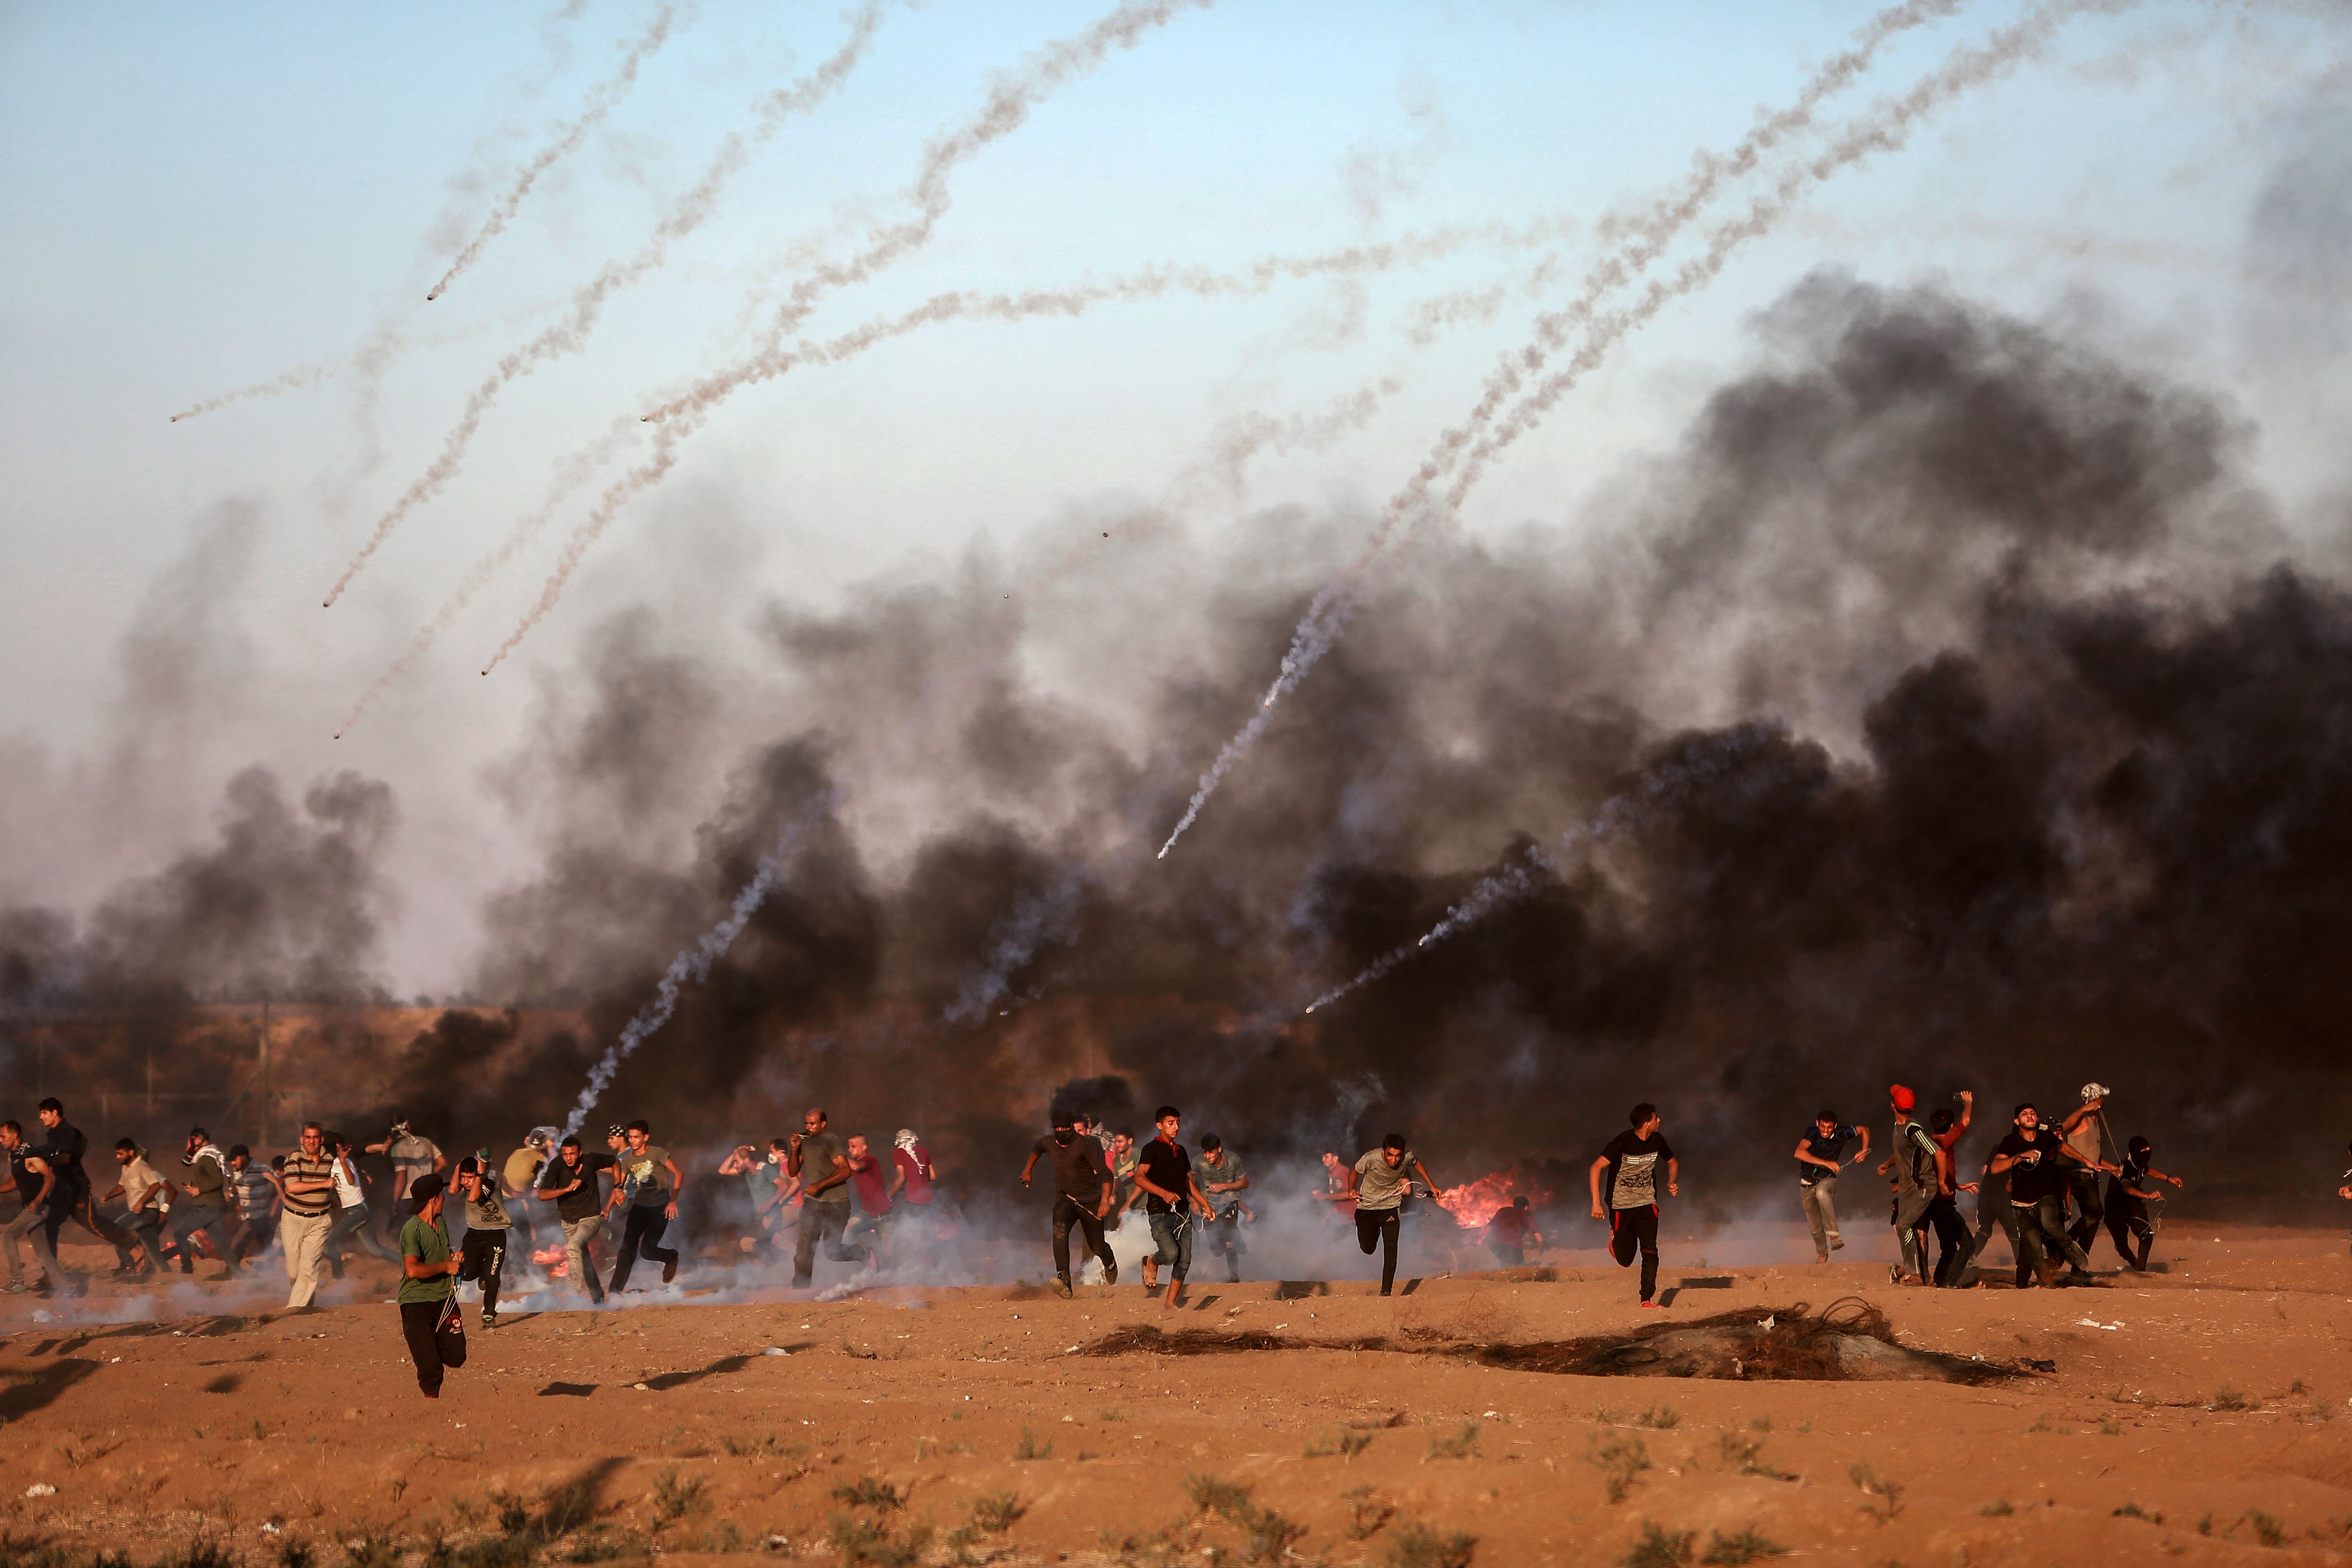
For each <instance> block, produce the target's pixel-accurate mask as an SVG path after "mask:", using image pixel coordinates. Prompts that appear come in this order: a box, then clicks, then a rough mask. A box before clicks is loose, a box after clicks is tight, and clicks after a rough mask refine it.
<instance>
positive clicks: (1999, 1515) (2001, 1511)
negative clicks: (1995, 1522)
mask: <svg viewBox="0 0 2352 1568" xmlns="http://www.w3.org/2000/svg"><path fill="white" fill-rule="evenodd" d="M2016 1511H2017V1507H2016V1505H2015V1504H2013V1503H2011V1501H2010V1500H2008V1499H2007V1498H2005V1497H2000V1498H1995V1499H1993V1500H1992V1501H1990V1502H1989V1503H1987V1504H1985V1505H1984V1507H1982V1508H1980V1509H1979V1510H1977V1512H1979V1513H1980V1514H1982V1515H1983V1516H1984V1517H1985V1518H1987V1519H2007V1518H2008V1517H2009V1516H2010V1515H2011V1514H2012V1513H2015V1512H2016Z"/></svg>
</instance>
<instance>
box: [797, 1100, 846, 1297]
mask: <svg viewBox="0 0 2352 1568" xmlns="http://www.w3.org/2000/svg"><path fill="white" fill-rule="evenodd" d="M829 1121H830V1119H829V1118H828V1117H827V1116H826V1115H825V1113H824V1107H823V1106H817V1107H814V1108H813V1109H811V1110H810V1111H809V1113H808V1114H807V1115H806V1116H804V1117H803V1118H802V1119H801V1126H802V1128H803V1131H798V1132H795V1133H793V1142H792V1152H791V1153H790V1154H789V1155H788V1156H787V1160H786V1163H787V1164H788V1165H789V1167H790V1169H791V1172H792V1173H793V1175H795V1176H798V1177H799V1178H800V1182H801V1224H800V1232H799V1235H798V1237H796V1238H795V1241H794V1246H793V1289H795V1290H805V1289H808V1288H809V1285H810V1283H811V1281H812V1279H813V1278H814V1274H813V1270H814V1266H815V1261H816V1251H817V1247H819V1246H820V1245H823V1246H824V1255H825V1256H826V1257H827V1258H831V1259H833V1261H835V1263H856V1262H859V1261H862V1260H861V1259H860V1258H859V1257H858V1255H857V1254H856V1253H855V1252H849V1251H845V1249H844V1248H843V1247H842V1245H841V1238H842V1233H843V1232H844V1231H846V1230H847V1229H848V1228H849V1154H848V1152H847V1151H845V1149H843V1148H842V1146H841V1140H840V1139H838V1138H836V1137H835V1136H834V1135H833V1134H832V1133H830V1132H828V1131H825V1128H826V1126H827V1125H828V1123H829Z"/></svg>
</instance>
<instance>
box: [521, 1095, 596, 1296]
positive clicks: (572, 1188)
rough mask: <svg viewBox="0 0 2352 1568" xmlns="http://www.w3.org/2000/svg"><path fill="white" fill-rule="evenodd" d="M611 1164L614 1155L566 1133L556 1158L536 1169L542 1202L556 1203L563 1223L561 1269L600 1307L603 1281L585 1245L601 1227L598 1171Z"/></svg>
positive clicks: (557, 1214) (559, 1221)
mask: <svg viewBox="0 0 2352 1568" xmlns="http://www.w3.org/2000/svg"><path fill="white" fill-rule="evenodd" d="M612 1168H613V1156H611V1155H610V1154H606V1153H602V1152H598V1153H590V1152H588V1151H587V1150H586V1149H584V1148H583V1147H582V1145H581V1142H580V1140H579V1139H578V1138H577V1137H568V1138H566V1139H564V1140H563V1142H561V1143H559V1144H557V1145H556V1149H555V1158H554V1159H552V1160H550V1161H549V1162H548V1163H547V1169H546V1170H544V1171H541V1173H539V1185H538V1187H537V1188H536V1189H535V1190H536V1191H537V1193H538V1194H539V1197H540V1199H541V1202H543V1203H551V1204H553V1205H555V1217H556V1220H557V1222H558V1223H559V1224H561V1225H562V1226H563V1258H564V1271H565V1272H566V1273H568V1274H569V1275H571V1277H572V1283H573V1284H575V1285H577V1286H579V1287H580V1288H581V1289H583V1290H585V1291H587V1292H588V1300H589V1303H590V1305H592V1306H599V1307H601V1306H603V1305H604V1281H603V1280H601V1279H598V1278H597V1277H596V1259H595V1258H594V1257H593V1255H591V1253H590V1252H589V1250H588V1245H589V1243H591V1242H593V1241H594V1240H595V1239H596V1237H598V1236H600V1235H602V1234H603V1232H604V1193H603V1192H602V1191H600V1190H599V1188H598V1185H597V1176H598V1173H599V1172H603V1171H609V1170H611V1169H612Z"/></svg>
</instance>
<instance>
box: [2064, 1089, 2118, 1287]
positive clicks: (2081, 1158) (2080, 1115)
mask: <svg viewBox="0 0 2352 1568" xmlns="http://www.w3.org/2000/svg"><path fill="white" fill-rule="evenodd" d="M2110 1092H2111V1091H2110V1090H2109V1089H2108V1088H2107V1086H2106V1085H2105V1084H2103V1083H2086V1084H2084V1086H2083V1109H2082V1110H2077V1111H2076V1112H2074V1114H2073V1115H2072V1116H2069V1117H2068V1118H2066V1121H2065V1125H2063V1127H2061V1128H2059V1130H2058V1136H2059V1143H2058V1168H2059V1169H2060V1170H2061V1171H2063V1172H2064V1173H2065V1175H2066V1185H2067V1188H2068V1190H2069V1191H2070V1193H2071V1194H2073V1196H2074V1224H2073V1225H2071V1226H2067V1227H2066V1234H2067V1236H2068V1237H2071V1238H2072V1239H2073V1241H2074V1245H2075V1246H2076V1247H2080V1248H2081V1249H2082V1250H2083V1251H2084V1253H2085V1254H2087V1253H2089V1251H2090V1250H2091V1243H2092V1241H2093V1240H2094V1239H2095V1237H2097V1236H2098V1234H2099V1219H2100V1216H2101V1215H2103V1214H2104V1213H2105V1209H2104V1207H2103V1206H2102V1205H2101V1204H2100V1202H2099V1173H2100V1172H2102V1171H2105V1173H2107V1174H2109V1175H2111V1176H2112V1175H2116V1174H2118V1173H2120V1170H2121V1167H2119V1166H2117V1165H2116V1164H2114V1163H2111V1162H2110V1161H2108V1160H2106V1159H2105V1158H2104V1156H2105V1152H2106V1146H2105V1142H2104V1141H2103V1140H2102V1138H2101V1137H2100V1134H2102V1133H2103V1132H2105V1131H2106V1129H2107V1119H2106V1118H2105V1116H2103V1115H2101V1114H2100V1112H2101V1111H2102V1110H2105V1108H2106V1103H2107V1095H2108V1094H2109V1093H2110Z"/></svg>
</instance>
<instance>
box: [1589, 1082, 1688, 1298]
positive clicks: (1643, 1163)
mask: <svg viewBox="0 0 2352 1568" xmlns="http://www.w3.org/2000/svg"><path fill="white" fill-rule="evenodd" d="M1626 1119H1627V1121H1630V1122H1631V1123H1632V1124H1633V1130H1632V1131H1629V1132H1620V1133H1619V1134H1617V1136H1616V1137H1614V1138H1612V1139H1611V1140H1609V1145H1608V1147H1606V1148H1604V1149H1602V1150H1601V1156H1600V1158H1598V1159H1596V1160H1594V1161H1593V1162H1592V1170H1591V1179H1592V1217H1593V1218H1594V1219H1605V1220H1607V1221H1608V1222H1609V1255H1610V1256H1611V1257H1612V1258H1615V1259H1616V1260H1617V1266H1618V1267H1619V1268H1631V1267H1632V1266H1633V1253H1634V1250H1635V1248H1637V1247H1638V1248H1639V1249H1640V1251H1641V1254H1642V1305H1643V1306H1644V1307H1655V1306H1656V1305H1657V1304H1658V1303H1657V1302H1656V1301H1655V1300H1653V1298H1654V1297H1655V1296H1656V1295H1657V1293H1658V1166H1659V1165H1660V1163H1664V1166H1665V1168H1666V1195H1667V1196H1668V1197H1670V1198H1678V1197H1680V1196H1682V1195H1683V1189H1682V1173H1683V1167H1682V1162H1681V1161H1679V1160H1677V1159H1675V1152H1674V1148H1673V1146H1672V1145H1670V1144H1668V1143H1667V1142H1666V1141H1665V1139H1664V1137H1662V1136H1660V1134H1659V1131H1658V1129H1659V1128H1661V1127H1663V1126H1664V1125H1665V1119H1664V1117H1662V1116H1660V1115H1659V1114H1658V1108H1657V1107H1656V1106H1654V1105H1652V1104H1651V1103H1650V1102H1649V1101H1648V1100H1643V1102H1642V1103H1641V1104H1639V1105H1637V1106H1635V1107H1634V1108H1633V1110H1631V1111H1629V1112H1627V1115H1626ZM1602 1173H1607V1175H1608V1178H1609V1181H1608V1187H1609V1197H1608V1203H1607V1205H1606V1206H1605V1207H1604V1205H1602V1202H1601V1176H1602Z"/></svg>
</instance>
